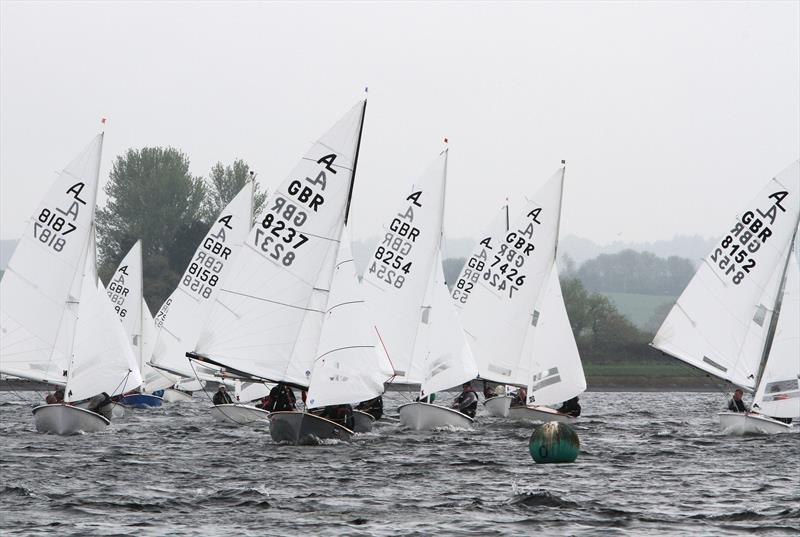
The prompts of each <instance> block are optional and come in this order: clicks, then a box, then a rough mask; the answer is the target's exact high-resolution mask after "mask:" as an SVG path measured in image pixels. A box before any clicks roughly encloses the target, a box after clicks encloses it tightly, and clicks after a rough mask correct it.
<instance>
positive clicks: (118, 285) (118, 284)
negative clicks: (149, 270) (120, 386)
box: [106, 241, 144, 370]
mask: <svg viewBox="0 0 800 537" xmlns="http://www.w3.org/2000/svg"><path fill="white" fill-rule="evenodd" d="M142 270H143V269H142V241H136V242H135V243H134V244H133V246H132V247H131V249H130V250H129V251H128V253H127V254H126V255H125V257H124V258H122V261H120V263H119V266H118V267H117V270H115V271H114V275H113V276H111V280H109V282H108V285H107V286H106V293H107V294H108V298H109V300H110V301H111V304H112V305H113V306H114V311H115V312H116V313H117V316H118V317H119V320H120V322H121V323H122V327H123V328H124V329H125V333H126V334H128V340H129V341H130V344H131V346H132V347H133V352H134V355H135V356H136V360H137V363H138V364H139V369H140V370H141V368H142V365H143V364H144V353H143V352H142V300H143V291H144V290H143V289H142V276H143V274H142Z"/></svg>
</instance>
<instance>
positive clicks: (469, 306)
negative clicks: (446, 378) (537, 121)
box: [460, 168, 564, 386]
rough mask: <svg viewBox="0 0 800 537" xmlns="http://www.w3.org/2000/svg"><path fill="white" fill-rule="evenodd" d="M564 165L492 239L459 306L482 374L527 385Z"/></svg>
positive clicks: (555, 231) (552, 252)
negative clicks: (529, 347) (527, 349)
mask: <svg viewBox="0 0 800 537" xmlns="http://www.w3.org/2000/svg"><path fill="white" fill-rule="evenodd" d="M563 183H564V169H563V168H562V169H560V170H558V171H557V172H556V173H555V174H554V175H553V176H552V177H551V178H550V179H549V180H548V181H547V182H546V183H545V184H544V185H543V186H542V188H541V189H540V190H539V191H538V192H537V193H536V194H535V195H534V197H533V201H530V202H529V203H528V204H527V205H526V206H525V208H524V209H523V211H522V212H521V214H520V216H519V217H518V218H516V219H514V220H513V221H512V224H511V226H510V228H509V229H508V231H504V232H503V233H502V234H501V235H500V236H499V237H497V238H496V239H492V245H493V247H494V248H495V249H496V250H495V251H494V252H493V253H491V255H489V256H488V257H489V259H488V260H487V262H486V265H485V266H484V267H483V270H482V271H481V272H480V277H479V278H478V281H477V282H476V285H475V286H474V287H473V288H472V290H471V293H470V298H469V301H468V302H467V303H466V304H464V305H463V307H462V308H461V311H460V314H461V315H460V317H461V323H462V326H463V327H464V331H465V332H466V334H467V341H468V342H469V344H470V348H471V349H472V353H473V355H474V356H475V359H476V361H477V364H478V371H479V372H480V376H481V378H483V379H485V380H490V381H494V382H499V383H502V384H513V385H517V386H527V385H528V381H529V379H530V375H531V374H532V371H531V364H530V356H526V357H525V359H521V357H522V356H523V352H524V345H525V341H526V339H527V338H528V337H529V331H531V330H532V329H533V328H534V326H535V324H536V322H537V317H538V316H537V314H536V312H535V307H536V304H537V303H538V301H539V295H540V293H541V291H542V288H543V286H544V284H545V282H546V281H547V280H548V278H549V277H550V272H551V270H552V266H553V263H554V261H555V251H556V243H557V240H558V227H559V219H560V214H561V192H562V186H563Z"/></svg>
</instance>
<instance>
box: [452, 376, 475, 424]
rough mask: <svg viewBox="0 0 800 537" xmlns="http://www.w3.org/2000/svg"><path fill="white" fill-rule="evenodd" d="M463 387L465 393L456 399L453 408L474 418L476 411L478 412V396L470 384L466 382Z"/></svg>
mask: <svg viewBox="0 0 800 537" xmlns="http://www.w3.org/2000/svg"><path fill="white" fill-rule="evenodd" d="M461 387H462V388H463V391H462V392H461V393H460V394H459V396H458V397H456V398H455V400H454V401H453V404H452V405H451V406H452V408H455V409H456V410H458V411H459V412H461V413H462V414H464V415H466V416H469V417H470V418H474V417H475V411H476V410H478V394H477V393H475V390H473V389H472V385H471V384H470V383H469V382H465V383H464V384H462V385H461Z"/></svg>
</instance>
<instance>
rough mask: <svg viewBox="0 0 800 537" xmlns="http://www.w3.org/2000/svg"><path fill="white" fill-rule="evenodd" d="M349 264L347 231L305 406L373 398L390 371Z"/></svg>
mask: <svg viewBox="0 0 800 537" xmlns="http://www.w3.org/2000/svg"><path fill="white" fill-rule="evenodd" d="M353 265H354V263H353V255H352V253H351V249H350V236H349V233H348V232H347V229H346V228H345V230H344V231H343V233H342V237H341V243H340V246H339V256H338V258H337V260H336V270H335V272H334V274H333V281H332V282H331V292H330V297H329V299H328V308H327V312H326V313H325V319H324V321H323V325H322V332H321V335H320V341H319V349H318V351H317V359H316V361H315V362H314V368H313V370H312V372H311V381H310V384H309V389H308V407H309V408H317V407H322V406H327V405H338V404H344V403H354V402H359V401H365V400H367V399H372V398H374V397H377V396H379V395H381V394H382V393H383V392H384V382H386V381H388V380H389V379H390V378H391V377H392V375H393V373H394V369H393V368H392V365H391V363H390V361H389V359H388V357H387V356H386V353H385V352H384V350H383V347H382V346H381V344H380V341H379V340H378V337H377V332H376V331H375V326H374V325H373V323H372V322H371V320H370V315H369V311H368V309H367V307H366V305H365V303H364V300H363V297H362V289H361V286H360V285H359V283H358V278H357V277H356V271H355V268H354V266H353Z"/></svg>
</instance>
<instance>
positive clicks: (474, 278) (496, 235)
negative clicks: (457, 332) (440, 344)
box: [450, 205, 509, 310]
mask: <svg viewBox="0 0 800 537" xmlns="http://www.w3.org/2000/svg"><path fill="white" fill-rule="evenodd" d="M508 226H509V222H508V205H504V206H503V207H502V208H501V209H500V211H498V213H497V215H496V216H495V218H494V220H492V223H491V224H489V229H487V230H486V232H485V233H483V234H482V235H481V237H480V239H479V240H478V244H476V245H475V247H474V248H473V249H472V253H471V254H470V256H469V257H468V258H467V261H466V262H465V263H464V266H463V267H462V268H461V273H460V274H459V275H458V279H456V282H455V284H454V285H453V289H452V291H450V296H451V297H452V299H453V302H454V304H455V306H456V308H458V309H459V310H460V309H461V308H463V307H464V304H466V303H467V300H469V295H470V294H472V290H473V289H474V288H475V287H476V286H477V285H480V277H481V274H482V273H483V269H484V268H486V265H487V264H489V263H491V262H492V260H491V258H492V256H493V255H494V251H495V250H496V249H497V248H498V247H499V243H500V241H501V240H502V238H503V237H504V236H505V233H506V231H508Z"/></svg>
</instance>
